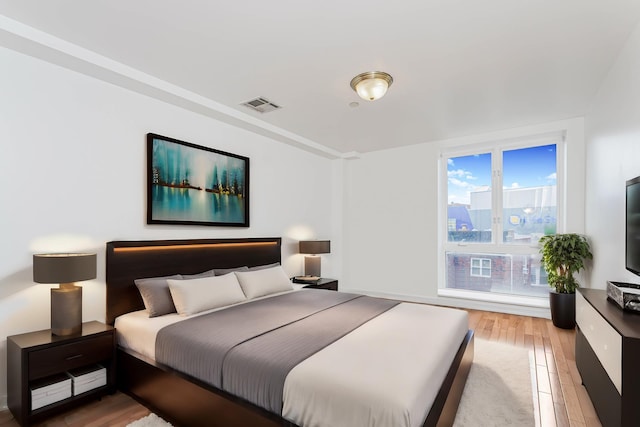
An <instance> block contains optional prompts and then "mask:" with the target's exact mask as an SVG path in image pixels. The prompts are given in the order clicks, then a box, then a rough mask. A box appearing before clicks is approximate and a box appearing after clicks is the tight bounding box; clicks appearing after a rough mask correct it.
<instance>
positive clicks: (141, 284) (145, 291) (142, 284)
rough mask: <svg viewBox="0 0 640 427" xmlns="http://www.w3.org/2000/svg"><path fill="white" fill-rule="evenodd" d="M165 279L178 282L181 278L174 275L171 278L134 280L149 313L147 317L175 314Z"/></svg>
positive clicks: (174, 307)
mask: <svg viewBox="0 0 640 427" xmlns="http://www.w3.org/2000/svg"><path fill="white" fill-rule="evenodd" d="M167 279H176V280H180V279H182V276H181V275H179V274H174V275H173V276H165V277H147V278H143V279H136V280H134V283H135V284H136V286H137V287H138V291H140V296H142V301H143V302H144V306H145V308H146V309H147V311H148V312H149V317H157V316H162V315H165V314H169V313H175V312H176V306H175V305H174V304H173V298H171V292H170V291H169V283H167Z"/></svg>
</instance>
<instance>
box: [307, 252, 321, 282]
mask: <svg viewBox="0 0 640 427" xmlns="http://www.w3.org/2000/svg"><path fill="white" fill-rule="evenodd" d="M320 260H321V258H320V257H319V256H318V255H311V256H306V257H304V275H305V276H318V277H320Z"/></svg>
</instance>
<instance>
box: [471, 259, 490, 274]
mask: <svg viewBox="0 0 640 427" xmlns="http://www.w3.org/2000/svg"><path fill="white" fill-rule="evenodd" d="M471 276H472V277H491V259H489V258H471Z"/></svg>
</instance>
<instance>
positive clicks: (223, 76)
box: [0, 0, 640, 157]
mask: <svg viewBox="0 0 640 427" xmlns="http://www.w3.org/2000/svg"><path fill="white" fill-rule="evenodd" d="M0 18H1V19H0V46H5V47H9V48H11V49H14V50H18V51H22V52H25V53H28V54H30V55H34V56H38V57H41V58H43V59H45V60H48V61H51V62H54V63H59V64H62V65H64V66H67V67H69V68H72V69H76V70H78V71H81V72H84V73H86V74H90V75H94V76H96V77H99V78H103V79H105V80H107V81H111V82H116V83H118V84H121V85H122V86H125V87H129V88H131V89H134V90H139V91H140V92H143V93H147V94H151V95H152V96H156V97H158V98H161V99H165V100H167V101H169V102H173V103H175V104H178V105H182V106H185V107H186V108H191V109H193V110H194V111H199V112H202V113H204V114H208V115H211V116H213V117H216V118H218V119H221V120H224V121H227V122H229V123H233V124H235V125H239V126H243V127H246V128H248V129H251V130H254V131H256V132H259V133H262V134H266V135H270V136H273V137H276V138H277V139H280V140H283V141H285V142H288V143H293V144H298V145H300V146H303V148H305V147H306V148H307V149H311V150H312V151H317V152H321V153H324V154H325V155H328V156H329V157H339V156H344V155H346V154H345V153H350V152H354V151H355V152H368V151H374V150H380V149H385V148H391V147H398V146H403V145H410V144H416V143H421V142H428V141H434V140H441V139H447V138H452V137H457V136H463V135H469V134H475V133H480V132H485V131H491V130H499V129H506V128H511V127H516V126H521V125H528V124H535V123H542V122H547V121H553V120H560V119H566V118H571V117H576V116H582V115H584V114H585V113H586V112H587V111H588V108H589V103H590V101H591V100H592V99H593V97H594V95H595V94H596V91H597V90H598V87H599V85H600V83H601V81H602V79H603V78H604V76H605V74H606V72H607V70H608V69H609V67H610V66H611V64H612V63H613V61H614V60H615V58H616V56H617V55H618V53H619V51H620V49H621V48H622V47H623V46H624V43H625V42H626V40H627V38H628V37H629V35H630V33H631V31H632V30H633V28H634V27H635V25H636V24H637V23H638V20H639V19H640V1H639V0H396V1H395V2H391V1H388V0H387V1H381V0H366V1H364V0H342V1H336V0H324V1H313V2H311V1H301V0H271V1H265V0H244V1H221V0H180V1H178V0H173V1H171V0H135V1H132V0H91V1H87V0H47V1H42V0H0ZM16 21H17V22H16ZM34 29H36V30H40V31H35V30H34ZM42 32H44V33H42ZM60 39H61V40H60ZM63 41H66V42H68V43H64V42H63ZM95 53H97V54H98V55H95ZM125 66H126V67H125ZM373 70H382V71H386V72H388V73H390V74H391V75H392V76H393V78H394V83H393V85H392V87H391V88H390V90H389V92H388V93H387V95H386V96H385V97H384V98H382V99H380V100H378V101H375V102H368V101H364V100H360V99H359V98H358V97H357V95H356V94H355V92H353V91H352V90H351V88H350V87H349V81H350V80H351V78H352V77H354V76H355V75H356V74H359V73H361V72H363V71H373ZM258 96H262V97H266V98H268V99H269V100H271V101H272V102H274V103H276V104H279V105H281V106H282V107H283V108H282V109H281V110H277V111H274V112H271V113H266V114H260V113H256V112H254V111H251V110H249V109H247V108H246V107H243V106H241V105H239V104H241V103H242V102H244V101H248V100H250V99H252V98H255V97H258ZM353 101H358V102H359V107H356V108H353V107H350V106H349V104H350V103H351V102H353Z"/></svg>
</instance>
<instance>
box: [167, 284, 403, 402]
mask: <svg viewBox="0 0 640 427" xmlns="http://www.w3.org/2000/svg"><path fill="white" fill-rule="evenodd" d="M397 304H398V302H396V301H389V300H383V299H377V298H371V297H366V296H361V295H355V294H347V293H341V292H330V291H325V290H313V289H306V290H303V291H300V292H291V293H288V294H284V295H279V296H274V297H271V298H267V299H262V300H258V301H253V302H249V303H246V304H241V305H237V306H234V307H230V308H227V309H224V310H221V311H216V312H213V313H210V314H206V315H203V316H199V317H195V318H191V319H187V320H184V321H182V322H178V323H174V324H172V325H169V326H166V327H165V328H163V329H161V330H160V332H159V333H158V336H157V339H156V361H158V362H160V363H163V364H165V365H167V366H170V367H171V368H173V369H176V370H178V371H181V372H184V373H186V374H188V375H190V376H192V377H195V378H197V379H199V380H201V381H204V382H206V383H208V384H210V385H213V386H215V387H217V388H219V389H221V390H225V391H227V392H229V393H231V394H233V395H236V396H239V397H242V398H244V399H246V400H248V401H250V402H252V403H254V404H256V405H258V406H260V407H262V408H265V409H267V410H269V411H271V412H274V413H277V414H281V411H282V391H283V388H284V381H285V378H286V376H287V374H288V373H289V371H290V370H291V369H292V368H293V367H295V366H296V365H297V364H298V363H300V362H302V361H303V360H305V359H306V358H307V357H309V356H311V355H313V354H314V353H316V352H317V351H319V350H321V349H323V348H324V347H326V346H327V345H329V344H331V343H332V342H334V341H336V340H338V339H339V338H341V337H343V336H344V335H346V334H348V333H349V332H351V331H352V330H354V329H355V328H357V327H358V326H360V325H362V324H363V323H365V322H367V321H368V320H370V319H372V318H374V317H376V316H378V315H379V314H381V313H384V312H385V311H387V310H389V309H390V308H392V307H394V306H395V305H397Z"/></svg>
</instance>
